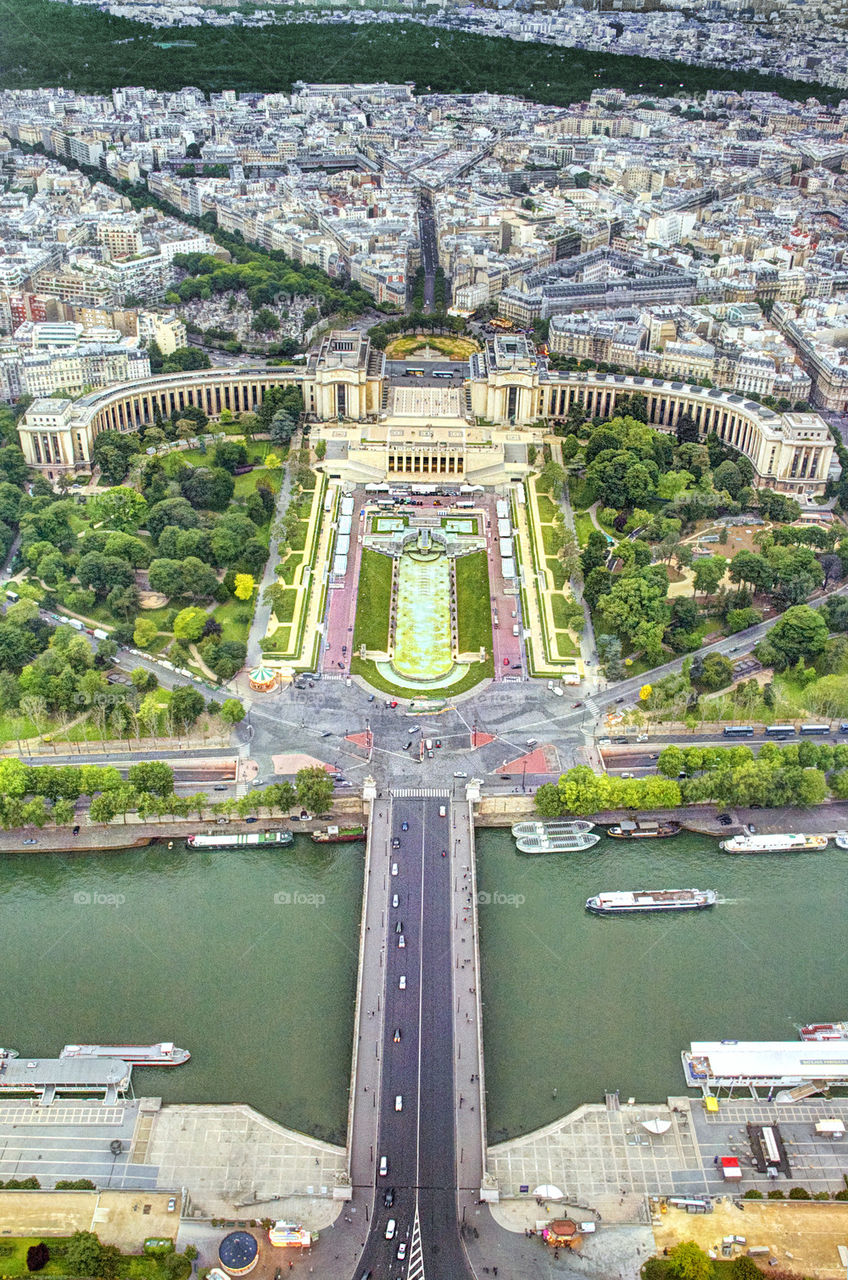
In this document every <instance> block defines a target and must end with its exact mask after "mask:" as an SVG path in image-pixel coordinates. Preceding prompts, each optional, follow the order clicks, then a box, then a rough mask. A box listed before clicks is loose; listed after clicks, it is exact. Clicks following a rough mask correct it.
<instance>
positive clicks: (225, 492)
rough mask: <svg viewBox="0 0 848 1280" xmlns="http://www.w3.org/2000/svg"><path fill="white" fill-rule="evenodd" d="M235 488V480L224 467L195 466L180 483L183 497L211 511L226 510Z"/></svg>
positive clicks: (195, 505) (193, 505)
mask: <svg viewBox="0 0 848 1280" xmlns="http://www.w3.org/2000/svg"><path fill="white" fill-rule="evenodd" d="M234 490H235V481H234V480H233V477H232V476H231V475H230V473H229V471H225V470H224V468H223V467H193V468H192V469H191V471H190V472H189V474H188V475H187V476H186V478H185V480H183V481H182V483H181V484H180V491H181V492H182V495H183V497H184V498H185V499H186V500H187V501H188V502H189V503H190V504H191V505H192V507H195V508H197V507H200V508H202V509H203V510H209V511H224V510H225V509H226V507H227V506H228V505H229V502H230V500H231V498H232V496H233V492H234Z"/></svg>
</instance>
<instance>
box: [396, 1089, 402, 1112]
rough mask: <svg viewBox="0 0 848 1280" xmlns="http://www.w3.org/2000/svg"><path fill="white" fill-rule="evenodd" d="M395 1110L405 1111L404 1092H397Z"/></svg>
mask: <svg viewBox="0 0 848 1280" xmlns="http://www.w3.org/2000/svg"><path fill="white" fill-rule="evenodd" d="M395 1111H403V1094H402V1093H396V1094H395Z"/></svg>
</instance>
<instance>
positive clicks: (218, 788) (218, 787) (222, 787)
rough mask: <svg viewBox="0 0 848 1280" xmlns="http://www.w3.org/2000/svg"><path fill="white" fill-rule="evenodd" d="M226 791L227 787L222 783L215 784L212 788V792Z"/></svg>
mask: <svg viewBox="0 0 848 1280" xmlns="http://www.w3.org/2000/svg"><path fill="white" fill-rule="evenodd" d="M226 789H227V786H226V783H224V782H216V783H215V786H214V787H213V788H212V790H213V791H226Z"/></svg>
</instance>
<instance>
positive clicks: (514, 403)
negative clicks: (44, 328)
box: [18, 331, 833, 497]
mask: <svg viewBox="0 0 848 1280" xmlns="http://www.w3.org/2000/svg"><path fill="white" fill-rule="evenodd" d="M281 385H282V386H285V385H297V386H300V387H301V389H302V391H303V397H304V405H305V409H306V413H307V414H308V415H309V416H310V417H311V418H312V419H313V421H315V422H316V424H317V425H316V426H315V428H314V430H313V436H314V437H315V438H319V439H324V440H325V441H326V443H327V456H326V460H325V463H324V466H325V469H326V470H328V471H330V472H332V474H334V475H337V476H339V477H340V478H341V479H344V480H361V481H373V480H395V479H397V480H405V481H406V480H415V481H417V482H420V481H421V480H422V479H424V478H425V477H426V478H429V479H435V478H436V477H438V479H439V480H440V481H448V482H451V481H460V482H472V483H477V484H486V485H496V484H502V483H506V482H508V481H509V480H510V479H511V478H514V477H515V476H520V475H521V474H522V473H523V472H524V471H525V470H526V446H527V445H528V444H529V443H536V442H538V440H539V439H540V438H541V436H542V435H543V434H544V433H545V432H546V431H548V430H549V429H550V424H552V423H554V424H555V423H556V422H558V421H562V420H564V419H565V418H566V417H567V416H568V412H569V410H570V409H571V408H572V406H574V405H579V406H580V408H581V410H582V412H583V413H584V415H585V416H586V417H587V418H593V417H604V418H611V417H613V416H614V415H615V411H616V404H617V402H619V401H621V400H622V398H624V397H628V398H629V397H631V396H633V395H634V394H638V395H641V396H644V398H645V405H646V411H647V418H648V421H649V422H650V423H651V424H652V425H653V426H655V427H658V428H659V429H661V430H666V431H674V430H675V428H676V426H677V423H678V421H679V419H680V417H681V416H682V415H683V414H688V415H689V416H690V417H691V418H692V420H693V421H694V422H695V425H696V426H697V428H698V432H699V435H700V436H701V437H702V438H704V437H706V435H707V434H708V433H709V432H712V431H714V432H715V433H716V434H717V435H718V436H719V438H720V439H721V440H723V441H725V442H726V443H727V444H728V445H730V446H732V447H733V448H734V449H738V450H739V451H740V452H741V453H744V454H745V455H746V456H747V457H748V458H750V460H751V462H752V463H753V466H754V470H755V473H756V474H755V483H756V484H758V485H762V486H766V487H769V488H774V489H778V490H780V491H782V492H785V493H789V494H795V495H797V496H801V497H803V496H806V495H814V494H819V493H821V492H823V490H824V486H825V483H826V481H827V477H828V472H829V470H830V466H831V460H832V457H833V441H832V439H831V436H830V432H829V429H828V426H827V424H826V423H825V422H824V420H823V419H822V418H821V417H820V416H819V415H818V414H817V413H784V414H780V413H774V412H772V411H771V410H770V409H766V408H765V407H764V406H762V405H760V404H756V403H755V402H753V401H746V400H745V399H744V398H743V396H741V395H736V394H734V393H732V392H728V391H720V390H718V389H717V388H710V389H706V388H704V387H698V386H694V385H690V384H688V383H684V382H671V381H667V380H664V379H661V378H647V377H640V376H637V375H625V374H601V373H565V372H556V371H553V370H549V369H548V368H547V365H546V364H545V362H544V360H541V359H540V358H539V357H538V356H537V354H536V352H535V349H534V348H533V346H532V344H531V343H529V342H528V341H527V340H526V339H525V338H523V337H520V336H514V335H510V336H508V337H498V338H494V339H490V340H489V342H488V343H487V344H486V347H485V349H484V350H483V351H481V352H478V353H476V354H475V355H473V356H472V357H471V358H470V360H469V364H468V376H467V378H466V379H465V383H464V386H463V388H462V390H461V391H459V390H453V391H452V392H451V393H450V396H451V397H452V398H451V399H450V400H446V399H445V396H446V395H447V394H448V393H447V392H445V391H444V390H443V389H442V387H438V388H437V387H431V386H427V385H426V383H421V384H419V385H420V394H418V388H417V387H416V394H418V399H417V403H416V405H415V407H413V408H409V407H401V408H399V409H398V410H397V411H396V410H395V399H394V398H393V396H394V391H395V386H394V384H393V381H392V379H390V378H389V377H388V375H387V372H386V362H385V358H384V357H383V354H382V352H379V351H375V350H373V349H372V348H371V345H370V342H369V340H368V338H367V337H366V336H364V335H362V334H360V333H358V332H349V333H348V332H343V331H336V332H334V333H332V334H329V335H327V336H326V337H325V338H324V339H323V340H322V342H321V345H320V346H319V348H318V349H317V351H315V352H313V353H312V355H311V356H310V358H309V360H308V362H307V364H306V365H305V366H302V367H292V368H277V367H274V368H256V369H251V368H245V369H232V370H230V369H211V370H205V371H202V372H195V373H181V374H172V375H167V376H160V377H150V378H144V379H139V380H136V381H134V382H126V383H122V384H119V385H118V386H114V387H111V388H109V389H108V390H106V391H101V392H96V393H92V394H90V395H87V396H84V397H82V399H80V400H76V401H74V402H71V401H65V400H37V401H36V402H35V403H34V404H33V405H31V406H30V408H29V409H28V411H27V413H26V414H25V416H24V418H23V419H22V421H21V422H20V424H19V427H18V431H19V435H20V440H21V447H22V448H23V450H24V454H25V456H26V459H27V462H28V463H29V464H30V465H31V466H33V467H38V468H41V469H43V470H45V471H46V472H47V474H48V475H50V476H54V475H57V474H61V473H62V472H64V471H72V470H74V469H75V468H87V467H89V466H90V465H91V456H92V454H91V451H92V448H93V445H94V441H95V439H96V437H97V435H98V434H99V432H101V431H103V430H107V429H108V430H113V431H133V430H137V429H138V428H140V427H144V426H147V425H150V424H152V423H153V422H155V421H156V419H157V417H161V418H167V417H170V415H171V414H172V413H173V412H175V411H176V412H177V413H179V412H182V411H183V410H184V409H186V408H187V407H188V406H189V405H195V406H197V407H198V408H200V409H202V410H203V411H204V413H206V414H207V415H208V416H209V417H210V418H213V419H214V418H218V417H220V415H221V413H222V412H223V410H224V409H228V410H230V411H231V412H233V413H239V412H242V411H245V410H251V411H255V410H256V409H257V408H258V406H259V405H260V404H261V402H262V398H263V396H264V395H265V392H266V391H267V390H268V388H269V387H272V386H281ZM398 394H400V395H402V396H406V397H408V396H409V390H408V387H405V388H404V389H403V390H402V391H401V390H398ZM407 404H408V401H407V400H402V405H403V406H405V405H407Z"/></svg>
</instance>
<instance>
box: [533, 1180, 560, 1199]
mask: <svg viewBox="0 0 848 1280" xmlns="http://www.w3.org/2000/svg"><path fill="white" fill-rule="evenodd" d="M533 1195H534V1196H538V1197H539V1199H540V1200H564V1199H565V1195H564V1193H563V1192H562V1191H560V1189H559V1187H555V1186H554V1185H553V1183H551V1182H546V1183H544V1184H543V1185H542V1186H541V1187H537V1188H536V1190H535V1191H534V1192H533Z"/></svg>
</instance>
